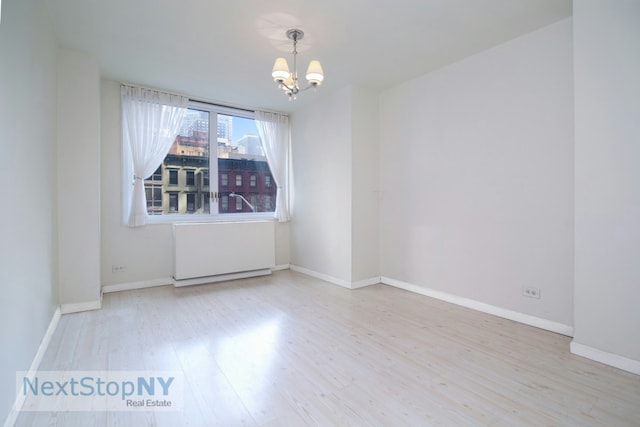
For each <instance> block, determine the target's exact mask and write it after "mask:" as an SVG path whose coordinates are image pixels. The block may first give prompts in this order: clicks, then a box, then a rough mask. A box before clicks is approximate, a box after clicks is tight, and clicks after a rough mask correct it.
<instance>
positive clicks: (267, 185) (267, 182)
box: [264, 175, 271, 188]
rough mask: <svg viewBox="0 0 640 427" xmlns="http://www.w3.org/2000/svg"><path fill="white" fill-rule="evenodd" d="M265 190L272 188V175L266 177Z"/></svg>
mask: <svg viewBox="0 0 640 427" xmlns="http://www.w3.org/2000/svg"><path fill="white" fill-rule="evenodd" d="M264 188H271V175H265V176H264Z"/></svg>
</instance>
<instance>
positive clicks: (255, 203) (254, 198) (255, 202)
mask: <svg viewBox="0 0 640 427" xmlns="http://www.w3.org/2000/svg"><path fill="white" fill-rule="evenodd" d="M249 200H250V201H251V204H252V205H253V207H254V208H255V209H256V212H257V211H258V210H257V209H258V195H257V194H252V195H251V197H249Z"/></svg>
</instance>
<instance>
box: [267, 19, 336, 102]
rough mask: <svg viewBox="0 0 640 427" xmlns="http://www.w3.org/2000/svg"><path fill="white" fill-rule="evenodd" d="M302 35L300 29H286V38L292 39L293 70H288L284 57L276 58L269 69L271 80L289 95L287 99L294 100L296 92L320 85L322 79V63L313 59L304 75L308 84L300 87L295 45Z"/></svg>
mask: <svg viewBox="0 0 640 427" xmlns="http://www.w3.org/2000/svg"><path fill="white" fill-rule="evenodd" d="M303 37H304V32H303V31H302V30H298V29H295V28H294V29H291V30H288V31H287V38H288V39H289V40H292V41H293V72H290V71H289V64H288V63H287V60H286V59H285V58H276V62H275V63H274V64H273V70H272V71H271V76H272V77H273V80H274V81H275V82H276V83H278V87H279V88H280V89H282V90H284V93H286V94H287V95H288V96H289V101H293V100H295V99H296V96H297V95H298V92H301V91H304V90H307V89H309V88H312V87H317V86H320V85H321V84H322V81H323V80H324V73H323V72H322V65H320V61H317V60H315V59H314V60H313V61H311V62H309V67H308V68H307V74H306V75H305V77H306V79H307V83H308V85H307V86H306V87H304V88H301V87H300V84H299V81H298V70H297V63H296V57H297V55H298V51H297V49H296V47H297V45H298V40H302V38H303Z"/></svg>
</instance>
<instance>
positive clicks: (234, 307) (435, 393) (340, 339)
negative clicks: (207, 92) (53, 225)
mask: <svg viewBox="0 0 640 427" xmlns="http://www.w3.org/2000/svg"><path fill="white" fill-rule="evenodd" d="M103 306H104V308H103V309H102V310H97V311H90V312H84V313H78V314H71V315H65V316H63V317H62V319H61V320H60V323H59V326H58V329H57V330H56V332H55V335H54V337H53V340H52V341H51V344H50V347H49V349H48V351H47V353H46V354H45V357H44V360H43V362H42V364H41V367H40V369H41V370H181V371H182V372H183V373H184V376H185V382H186V387H185V401H186V403H185V409H184V411H181V412H162V413H159V412H156V413H154V412H96V413H83V412H59V413H48V412H23V413H21V415H20V417H19V418H18V422H17V425H18V426H45V425H47V426H56V425H57V426H91V425H94V426H115V425H118V426H181V425H185V426H186V425H188V426H333V425H335V426H431V425H434V426H439V425H443V426H475V425H477V426H486V425H492V426H500V425H505V426H515V425H518V426H521V425H525V426H527V425H531V426H633V425H640V377H638V376H636V375H633V374H630V373H627V372H624V371H620V370H617V369H615V368H611V367H608V366H605V365H601V364H599V363H596V362H593V361H590V360H587V359H583V358H581V357H578V356H574V355H571V354H570V353H569V342H570V338H568V337H565V336H562V335H558V334H554V333H551V332H547V331H543V330H540V329H536V328H533V327H530V326H526V325H521V324H518V323H515V322H512V321H509V320H505V319H502V318H498V317H494V316H490V315H486V314H482V313H478V312H475V311H473V310H469V309H465V308H461V307H458V306H455V305H452V304H448V303H445V302H442V301H438V300H434V299H431V298H428V297H425V296H421V295H416V294H413V293H410V292H406V291H403V290H399V289H395V288H392V287H388V286H385V285H375V286H370V287H366V288H362V289H358V290H353V291H351V290H347V289H343V288H340V287H337V286H334V285H331V284H328V283H326V282H323V281H320V280H317V279H313V278H310V277H308V276H305V275H302V274H299V273H295V272H292V271H281V272H277V273H274V274H273V275H272V276H266V277H260V278H254V279H245V280H237V281H232V282H226V283H216V284H211V285H202V286H192V287H186V288H173V287H168V286H167V287H159V288H151V289H144V290H139V291H128V292H119V293H113V294H106V295H105V296H104V302H103Z"/></svg>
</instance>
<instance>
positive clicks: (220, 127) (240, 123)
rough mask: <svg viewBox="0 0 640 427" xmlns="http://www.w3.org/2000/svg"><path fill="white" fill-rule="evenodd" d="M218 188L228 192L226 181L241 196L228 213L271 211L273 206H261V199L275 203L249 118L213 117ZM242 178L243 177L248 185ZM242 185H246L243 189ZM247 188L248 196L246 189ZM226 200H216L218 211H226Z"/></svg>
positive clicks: (258, 139)
mask: <svg viewBox="0 0 640 427" xmlns="http://www.w3.org/2000/svg"><path fill="white" fill-rule="evenodd" d="M217 117H218V118H217V120H218V123H217V132H218V133H217V142H218V171H219V173H220V181H219V189H218V191H220V192H223V191H225V190H226V192H227V194H228V192H229V178H231V180H232V181H231V185H232V189H233V191H234V192H235V193H236V194H238V195H241V196H243V197H244V198H245V199H246V200H247V201H246V202H245V201H244V200H242V199H241V198H235V200H236V201H235V203H236V205H235V207H234V208H233V209H232V210H231V211H232V212H252V211H254V212H273V211H274V206H273V203H271V204H270V205H265V203H264V199H265V197H269V198H272V199H273V200H275V188H273V186H271V185H270V181H269V180H268V179H266V177H267V176H268V177H269V179H270V178H271V171H270V170H269V165H268V163H267V158H266V157H265V155H264V151H263V150H262V144H261V142H260V138H259V137H258V129H257V128H256V123H255V120H254V119H252V118H246V117H238V116H230V115H225V114H218V115H217ZM244 177H247V180H248V185H247V183H246V182H245V179H244ZM245 185H246V186H245ZM249 189H251V193H249V192H248V191H247V190H249ZM228 203H229V202H228V200H227V201H225V198H224V196H223V197H221V198H220V206H219V207H220V212H221V213H227V212H230V210H229V204H228Z"/></svg>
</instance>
